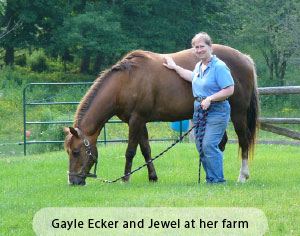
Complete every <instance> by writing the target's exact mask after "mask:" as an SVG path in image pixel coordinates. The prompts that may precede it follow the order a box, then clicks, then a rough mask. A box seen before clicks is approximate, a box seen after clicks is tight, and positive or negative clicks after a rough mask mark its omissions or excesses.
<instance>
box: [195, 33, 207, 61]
mask: <svg viewBox="0 0 300 236" xmlns="http://www.w3.org/2000/svg"><path fill="white" fill-rule="evenodd" d="M192 46H193V48H194V50H195V54H196V56H197V57H198V58H199V59H200V60H202V61H203V62H204V63H205V64H206V62H208V61H210V59H211V57H212V42H211V38H210V36H209V35H208V34H207V33H205V32H201V33H199V34H196V35H195V36H194V38H193V39H192Z"/></svg>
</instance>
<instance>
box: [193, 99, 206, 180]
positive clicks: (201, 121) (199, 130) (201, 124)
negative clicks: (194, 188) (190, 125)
mask: <svg viewBox="0 0 300 236" xmlns="http://www.w3.org/2000/svg"><path fill="white" fill-rule="evenodd" d="M200 113H201V114H202V116H201V117H200ZM207 115H208V109H207V110H205V111H204V110H202V107H201V104H199V106H198V111H197V114H196V117H197V122H196V131H195V134H196V139H198V140H199V147H200V150H199V152H200V153H199V170H198V183H200V179H201V175H200V173H201V163H202V158H203V149H202V143H203V138H204V134H205V128H206V123H207Z"/></svg>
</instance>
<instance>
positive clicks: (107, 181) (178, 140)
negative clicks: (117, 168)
mask: <svg viewBox="0 0 300 236" xmlns="http://www.w3.org/2000/svg"><path fill="white" fill-rule="evenodd" d="M195 127H197V124H195V125H194V126H193V127H192V128H190V129H189V130H188V131H187V132H186V133H185V134H183V135H182V136H181V137H180V138H179V139H177V140H176V141H175V142H174V143H172V144H171V145H170V146H169V147H168V148H167V149H166V150H164V151H162V152H161V153H160V154H158V155H157V156H155V157H154V158H152V159H151V160H149V161H147V162H146V163H145V164H143V165H142V166H140V167H138V168H136V169H135V170H133V171H131V172H128V173H127V174H125V175H123V176H121V177H119V178H117V179H114V180H106V179H102V178H97V180H100V181H102V182H104V183H115V182H117V181H119V180H120V179H122V178H125V177H126V176H129V175H132V174H133V173H134V172H136V171H138V170H140V169H142V168H143V167H145V166H147V165H149V164H150V163H152V162H153V161H154V160H156V159H157V158H159V157H160V156H162V155H163V154H165V153H166V152H167V151H169V150H170V149H171V148H172V147H174V146H175V145H176V144H177V143H179V142H180V141H181V140H182V139H183V138H184V137H185V136H187V135H188V134H189V133H190V132H191V131H192V130H193V129H194V128H195Z"/></svg>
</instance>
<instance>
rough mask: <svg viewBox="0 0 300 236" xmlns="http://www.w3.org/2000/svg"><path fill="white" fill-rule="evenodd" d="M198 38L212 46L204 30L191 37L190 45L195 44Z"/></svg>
mask: <svg viewBox="0 0 300 236" xmlns="http://www.w3.org/2000/svg"><path fill="white" fill-rule="evenodd" d="M199 40H203V41H204V42H205V43H206V44H207V45H208V46H212V41H211V38H210V36H209V35H208V34H207V33H205V32H200V33H198V34H196V35H195V36H194V38H193V39H192V46H194V45H195V43H196V42H198V41H199Z"/></svg>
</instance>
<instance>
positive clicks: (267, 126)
mask: <svg viewBox="0 0 300 236" xmlns="http://www.w3.org/2000/svg"><path fill="white" fill-rule="evenodd" d="M258 92H259V95H284V94H300V86H282V87H267V88H258ZM259 121H260V123H261V124H260V129H262V130H264V131H268V132H272V133H275V134H279V135H283V136H286V137H289V138H292V139H296V140H300V132H297V131H293V130H290V129H287V128H282V127H278V126H275V125H271V124H300V118H260V119H259Z"/></svg>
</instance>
